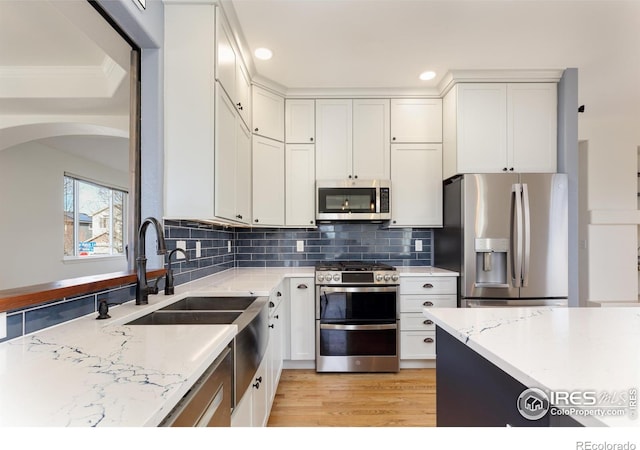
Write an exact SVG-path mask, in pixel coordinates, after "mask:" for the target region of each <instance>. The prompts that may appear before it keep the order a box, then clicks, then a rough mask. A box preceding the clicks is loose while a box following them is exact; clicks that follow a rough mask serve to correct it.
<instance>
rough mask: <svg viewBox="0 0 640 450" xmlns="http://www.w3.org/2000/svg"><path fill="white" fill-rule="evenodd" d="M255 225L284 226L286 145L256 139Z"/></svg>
mask: <svg viewBox="0 0 640 450" xmlns="http://www.w3.org/2000/svg"><path fill="white" fill-rule="evenodd" d="M253 224H254V225H270V226H282V225H284V144H283V143H282V142H278V141H275V140H273V139H267V138H263V137H261V136H255V135H254V136H253Z"/></svg>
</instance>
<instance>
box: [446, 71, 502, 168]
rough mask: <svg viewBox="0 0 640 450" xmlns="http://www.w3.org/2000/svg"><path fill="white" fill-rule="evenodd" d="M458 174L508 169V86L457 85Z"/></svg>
mask: <svg viewBox="0 0 640 450" xmlns="http://www.w3.org/2000/svg"><path fill="white" fill-rule="evenodd" d="M456 88H457V90H458V92H457V93H458V105H457V110H458V111H457V145H458V147H457V158H458V173H496V172H503V171H504V169H506V168H507V111H506V104H507V86H506V85H505V84H500V83H469V84H458V85H457V86H456Z"/></svg>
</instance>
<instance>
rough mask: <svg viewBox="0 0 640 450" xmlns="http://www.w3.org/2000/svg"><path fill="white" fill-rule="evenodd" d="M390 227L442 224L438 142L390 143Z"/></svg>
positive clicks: (438, 225) (440, 151)
mask: <svg viewBox="0 0 640 450" xmlns="http://www.w3.org/2000/svg"><path fill="white" fill-rule="evenodd" d="M391 226H397V227H408V226H412V227H441V226H442V144H392V145H391Z"/></svg>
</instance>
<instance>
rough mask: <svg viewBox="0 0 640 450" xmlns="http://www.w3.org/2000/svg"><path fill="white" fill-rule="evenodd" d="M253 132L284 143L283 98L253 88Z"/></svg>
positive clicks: (257, 87) (258, 88) (264, 90)
mask: <svg viewBox="0 0 640 450" xmlns="http://www.w3.org/2000/svg"><path fill="white" fill-rule="evenodd" d="M253 132H254V133H255V134H257V135H260V136H264V137H267V138H269V139H275V140H276V141H281V142H284V98H283V97H281V96H279V95H277V94H274V93H273V92H271V91H268V90H266V89H263V88H261V87H259V86H254V87H253Z"/></svg>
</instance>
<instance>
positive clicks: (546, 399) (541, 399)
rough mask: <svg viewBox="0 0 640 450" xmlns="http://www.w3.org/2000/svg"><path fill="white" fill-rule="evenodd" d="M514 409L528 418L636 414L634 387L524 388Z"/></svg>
mask: <svg viewBox="0 0 640 450" xmlns="http://www.w3.org/2000/svg"><path fill="white" fill-rule="evenodd" d="M517 406H518V411H519V412H520V414H521V415H522V417H524V418H525V419H528V420H538V419H541V418H542V417H544V416H545V415H546V414H547V413H549V414H551V415H552V416H574V417H576V416H600V417H616V416H629V418H630V419H636V418H637V417H638V389H637V388H630V389H626V390H622V391H599V392H598V391H590V390H584V391H547V392H545V391H543V390H542V389H538V388H528V389H525V390H524V391H522V393H521V394H520V395H519V396H518V404H517Z"/></svg>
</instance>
